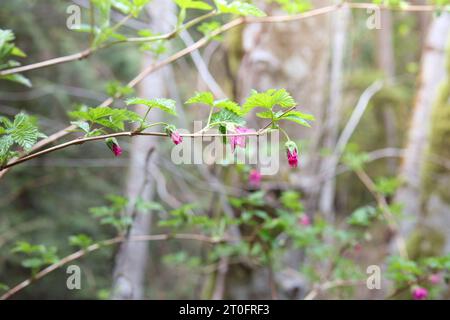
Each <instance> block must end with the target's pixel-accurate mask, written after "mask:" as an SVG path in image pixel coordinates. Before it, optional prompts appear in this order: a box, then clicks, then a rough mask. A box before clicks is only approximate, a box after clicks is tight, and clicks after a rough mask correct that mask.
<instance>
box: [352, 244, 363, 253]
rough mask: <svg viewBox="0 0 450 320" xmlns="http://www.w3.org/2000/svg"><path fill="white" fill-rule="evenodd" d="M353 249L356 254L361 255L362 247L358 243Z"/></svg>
mask: <svg viewBox="0 0 450 320" xmlns="http://www.w3.org/2000/svg"><path fill="white" fill-rule="evenodd" d="M353 249H354V250H355V253H360V252H361V250H362V245H361V244H360V243H357V244H355V246H354V247H353Z"/></svg>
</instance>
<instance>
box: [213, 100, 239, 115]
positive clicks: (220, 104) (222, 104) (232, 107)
mask: <svg viewBox="0 0 450 320" xmlns="http://www.w3.org/2000/svg"><path fill="white" fill-rule="evenodd" d="M214 107H216V108H220V109H227V110H229V111H231V112H234V113H236V114H237V115H241V114H242V109H241V106H239V105H238V104H237V103H236V102H234V101H231V100H230V99H222V100H216V101H214Z"/></svg>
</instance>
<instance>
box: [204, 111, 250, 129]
mask: <svg viewBox="0 0 450 320" xmlns="http://www.w3.org/2000/svg"><path fill="white" fill-rule="evenodd" d="M211 123H212V124H214V123H220V124H226V123H232V124H236V125H238V126H243V125H244V124H245V119H244V118H242V117H241V116H239V115H238V114H237V113H235V112H233V111H230V110H228V109H222V110H220V111H219V112H215V113H213V115H212V116H211Z"/></svg>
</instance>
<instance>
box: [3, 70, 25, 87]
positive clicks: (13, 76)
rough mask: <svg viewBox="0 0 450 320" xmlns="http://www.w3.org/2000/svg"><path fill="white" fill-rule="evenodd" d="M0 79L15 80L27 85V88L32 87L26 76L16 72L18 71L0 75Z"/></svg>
mask: <svg viewBox="0 0 450 320" xmlns="http://www.w3.org/2000/svg"><path fill="white" fill-rule="evenodd" d="M0 79H4V80H8V81H12V82H17V83H20V84H23V85H24V86H26V87H29V88H31V87H32V84H31V81H30V80H29V79H28V78H27V77H25V76H23V75H21V74H18V73H16V74H8V75H6V76H1V77H0Z"/></svg>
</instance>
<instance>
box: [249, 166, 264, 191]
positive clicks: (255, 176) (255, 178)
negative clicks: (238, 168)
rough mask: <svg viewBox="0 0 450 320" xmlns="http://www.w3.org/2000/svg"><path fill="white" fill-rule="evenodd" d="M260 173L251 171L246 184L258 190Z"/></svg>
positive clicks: (255, 170)
mask: <svg viewBox="0 0 450 320" xmlns="http://www.w3.org/2000/svg"><path fill="white" fill-rule="evenodd" d="M261 177H262V176H261V172H259V170H258V169H252V170H251V171H250V174H249V176H248V182H249V184H250V185H251V186H252V187H255V188H259V186H260V184H261Z"/></svg>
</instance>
